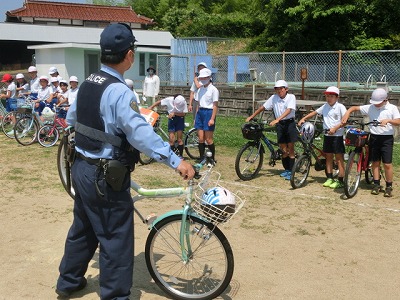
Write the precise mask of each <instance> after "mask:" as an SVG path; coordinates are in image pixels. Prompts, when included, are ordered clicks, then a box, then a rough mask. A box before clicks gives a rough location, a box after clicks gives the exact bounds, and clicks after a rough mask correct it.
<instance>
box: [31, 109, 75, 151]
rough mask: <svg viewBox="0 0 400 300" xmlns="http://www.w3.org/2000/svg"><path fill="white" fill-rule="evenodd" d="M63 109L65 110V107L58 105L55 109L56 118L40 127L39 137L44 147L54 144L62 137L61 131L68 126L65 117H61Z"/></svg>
mask: <svg viewBox="0 0 400 300" xmlns="http://www.w3.org/2000/svg"><path fill="white" fill-rule="evenodd" d="M61 110H64V108H63V107H57V108H56V109H55V114H54V119H53V122H52V124H51V125H50V124H44V125H42V126H41V127H40V128H39V131H38V135H37V138H38V142H39V144H40V145H42V146H43V147H46V148H47V147H51V146H54V145H55V144H56V143H57V141H58V139H59V137H60V131H61V130H62V129H65V128H67V127H68V125H67V122H66V121H65V119H64V118H60V117H59V113H60V111H61Z"/></svg>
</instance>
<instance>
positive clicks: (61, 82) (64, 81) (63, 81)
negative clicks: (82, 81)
mask: <svg viewBox="0 0 400 300" xmlns="http://www.w3.org/2000/svg"><path fill="white" fill-rule="evenodd" d="M61 84H65V85H68V82H67V81H66V80H64V79H62V80H60V85H61Z"/></svg>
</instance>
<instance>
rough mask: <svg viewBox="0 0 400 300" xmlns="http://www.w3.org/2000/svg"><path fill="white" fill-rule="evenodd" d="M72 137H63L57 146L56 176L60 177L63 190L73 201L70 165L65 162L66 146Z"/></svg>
mask: <svg viewBox="0 0 400 300" xmlns="http://www.w3.org/2000/svg"><path fill="white" fill-rule="evenodd" d="M71 135H72V137H73V134H70V135H64V136H63V138H62V140H61V143H60V144H59V145H58V149H57V170H58V176H59V177H60V180H61V184H62V185H63V187H64V189H65V190H66V192H67V193H68V195H69V196H70V197H71V198H72V199H75V190H74V188H73V186H72V177H71V165H72V164H71V163H70V162H69V161H68V160H67V145H68V143H69V139H70V138H71Z"/></svg>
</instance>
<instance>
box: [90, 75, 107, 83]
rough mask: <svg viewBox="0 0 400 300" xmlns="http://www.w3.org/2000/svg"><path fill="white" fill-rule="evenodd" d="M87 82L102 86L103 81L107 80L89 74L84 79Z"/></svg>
mask: <svg viewBox="0 0 400 300" xmlns="http://www.w3.org/2000/svg"><path fill="white" fill-rule="evenodd" d="M86 80H87V81H91V82H95V83H97V84H103V83H104V81H106V80H107V78H105V77H102V76H99V75H96V74H90V75H89V77H88V78H86Z"/></svg>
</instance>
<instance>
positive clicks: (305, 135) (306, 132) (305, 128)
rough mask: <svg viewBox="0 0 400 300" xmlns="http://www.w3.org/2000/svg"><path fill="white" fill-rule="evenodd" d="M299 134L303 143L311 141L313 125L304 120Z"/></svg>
mask: <svg viewBox="0 0 400 300" xmlns="http://www.w3.org/2000/svg"><path fill="white" fill-rule="evenodd" d="M300 135H301V139H302V140H303V142H304V143H311V141H312V139H313V138H314V125H313V124H312V123H310V122H305V123H304V124H303V125H301V128H300Z"/></svg>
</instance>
